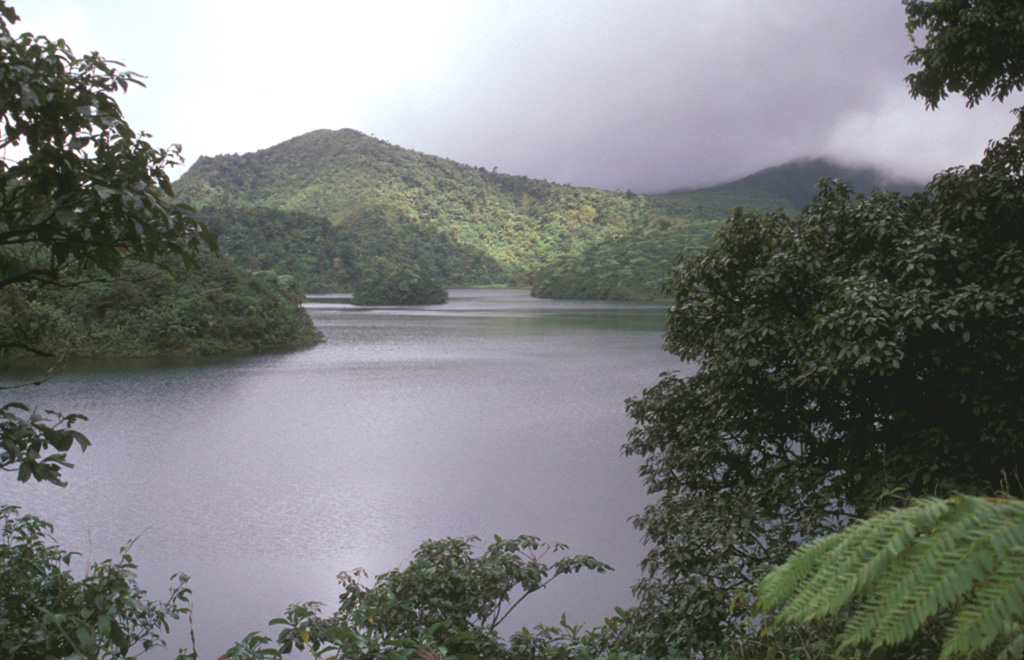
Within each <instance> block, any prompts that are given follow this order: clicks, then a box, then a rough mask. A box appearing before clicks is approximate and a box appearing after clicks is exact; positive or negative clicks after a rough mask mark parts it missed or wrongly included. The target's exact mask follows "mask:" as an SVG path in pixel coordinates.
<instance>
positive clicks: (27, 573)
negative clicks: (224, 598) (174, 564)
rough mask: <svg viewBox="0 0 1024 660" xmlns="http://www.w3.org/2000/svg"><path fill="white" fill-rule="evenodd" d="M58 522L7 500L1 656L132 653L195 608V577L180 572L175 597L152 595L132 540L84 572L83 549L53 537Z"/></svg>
mask: <svg viewBox="0 0 1024 660" xmlns="http://www.w3.org/2000/svg"><path fill="white" fill-rule="evenodd" d="M52 530H53V528H52V527H51V526H50V525H49V523H46V522H44V521H42V520H40V519H39V518H36V517H35V516H20V515H19V514H18V509H17V508H16V507H11V506H0V612H2V613H3V615H2V616H0V657H4V658H10V659H11V660H35V659H36V658H38V659H40V660H42V659H47V660H48V659H50V658H68V657H76V658H130V657H135V656H136V654H137V653H139V652H145V651H147V650H149V649H151V648H154V647H162V646H163V645H164V642H163V640H162V639H161V637H160V635H161V634H162V633H165V632H167V628H168V624H169V622H170V620H172V619H177V618H178V617H179V616H181V615H183V614H187V613H188V611H189V610H188V596H189V589H188V588H187V587H186V586H185V585H186V583H187V581H188V578H187V577H186V576H184V575H176V576H174V577H173V578H172V579H173V580H174V581H175V585H174V586H173V587H172V588H171V593H170V595H169V597H168V599H167V600H166V601H151V600H149V599H148V598H147V597H146V592H145V591H143V590H142V589H141V588H140V587H139V585H138V583H137V582H136V579H135V568H136V566H135V564H134V563H133V561H132V558H131V555H129V554H128V549H129V548H128V547H125V548H122V549H121V556H120V557H119V558H118V559H117V560H109V559H108V560H106V561H102V562H99V563H97V564H94V565H92V566H91V567H89V571H88V572H87V573H86V574H85V575H84V576H83V577H81V578H77V579H76V578H75V577H74V576H73V575H72V573H71V570H70V564H71V560H72V557H73V556H74V555H75V554H76V553H73V552H67V551H65V550H62V549H61V548H60V547H59V546H57V545H55V544H54V543H52V541H51V539H50V532H52Z"/></svg>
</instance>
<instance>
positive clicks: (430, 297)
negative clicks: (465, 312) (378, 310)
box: [352, 259, 448, 305]
mask: <svg viewBox="0 0 1024 660" xmlns="http://www.w3.org/2000/svg"><path fill="white" fill-rule="evenodd" d="M378 263H380V264H382V265H381V266H380V268H379V271H378V273H377V274H376V275H371V276H368V277H367V278H366V279H364V280H362V281H361V282H359V284H357V285H356V288H355V291H353V293H352V303H353V304H355V305H440V304H442V303H445V302H447V301H448V290H447V289H446V288H444V287H443V286H441V283H440V282H438V281H437V280H435V279H434V278H432V277H431V276H430V275H429V274H428V273H426V272H424V270H423V269H422V268H420V267H418V266H391V265H390V264H387V263H386V262H385V260H383V259H381V260H378Z"/></svg>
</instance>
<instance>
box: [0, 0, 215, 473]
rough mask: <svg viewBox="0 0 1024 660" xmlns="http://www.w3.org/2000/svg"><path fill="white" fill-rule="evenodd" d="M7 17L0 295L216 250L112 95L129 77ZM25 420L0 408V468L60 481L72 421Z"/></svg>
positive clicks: (1, 92) (170, 157)
mask: <svg viewBox="0 0 1024 660" xmlns="http://www.w3.org/2000/svg"><path fill="white" fill-rule="evenodd" d="M17 20H18V16H17V14H16V13H15V11H14V9H13V8H11V7H9V6H8V5H7V3H6V2H4V1H3V0H0V150H3V153H4V154H5V155H4V157H3V158H0V289H3V288H5V287H12V286H17V285H18V284H21V283H28V282H40V283H45V284H50V285H55V284H59V283H60V282H61V281H62V277H63V276H64V275H65V274H68V273H74V274H79V275H81V274H83V273H96V274H99V275H102V276H115V275H117V274H118V273H120V272H121V271H122V269H123V268H124V267H125V265H126V264H127V263H129V262H130V261H132V260H136V259H152V258H154V257H157V256H161V255H167V254H170V255H175V256H177V257H178V258H180V259H182V260H184V261H185V262H186V263H192V262H194V260H195V258H196V256H197V255H198V253H199V252H200V250H201V249H202V248H203V247H210V248H216V237H215V236H214V235H213V234H212V233H210V232H209V231H208V230H207V228H206V226H205V225H204V224H203V223H201V222H198V221H197V220H195V219H194V218H193V217H192V215H191V214H190V209H189V208H188V207H187V206H185V205H183V204H180V203H176V202H174V201H173V200H172V199H171V194H172V189H171V185H170V181H169V179H168V177H167V174H166V173H165V172H164V168H165V167H166V166H168V165H171V164H174V163H176V162H178V161H179V160H180V157H179V153H178V149H177V148H176V147H172V148H171V149H170V150H165V149H156V148H154V147H153V146H151V145H150V144H149V143H148V142H147V141H146V139H145V138H147V137H149V136H148V135H147V134H145V133H141V134H136V133H135V132H134V131H133V130H132V129H131V128H130V127H129V126H128V124H127V122H125V120H124V117H123V116H122V114H121V110H120V108H119V107H118V105H117V102H116V100H115V99H114V98H113V94H115V93H117V92H123V91H125V90H127V89H128V87H129V86H131V85H135V84H141V83H140V81H139V79H138V77H137V76H136V75H135V74H133V73H130V72H126V71H122V70H120V69H118V68H117V66H118V65H117V63H116V62H111V61H108V60H105V59H103V58H102V57H100V56H99V55H98V54H96V53H92V54H89V55H85V56H83V57H78V56H76V55H75V54H74V53H73V52H72V51H71V49H70V48H69V47H68V46H67V44H65V43H64V41H63V40H58V41H51V40H49V39H47V38H45V37H37V36H33V35H31V34H23V35H21V36H17V37H16V36H14V35H12V34H11V32H10V29H9V25H12V24H13V23H15V22H16V21H17ZM9 152H10V153H14V154H18V158H17V159H16V160H9V159H8V158H7V156H6V154H7V153H9ZM25 348H28V349H29V350H31V349H32V347H25ZM37 352H38V351H37ZM26 412H27V410H25V409H24V406H20V405H19V404H12V403H7V404H4V405H3V407H0V448H2V449H0V468H3V469H14V470H17V471H18V478H19V479H20V480H22V481H26V480H28V479H33V478H34V479H37V480H43V481H50V482H53V483H58V484H61V483H62V482H61V480H60V469H61V467H62V466H67V465H68V463H67V461H66V452H67V450H68V449H69V448H70V445H71V444H72V442H73V441H77V442H78V444H80V446H81V447H82V448H83V449H84V448H85V447H86V446H87V445H88V440H87V439H86V438H85V436H83V435H81V434H80V433H77V432H74V431H71V430H70V426H71V424H72V423H73V422H75V421H76V420H78V419H81V416H78V415H67V416H65V415H61V414H59V413H55V412H52V411H48V413H47V414H36V413H31V414H30V415H25V414H24V413H26ZM51 449H56V451H53V452H51V453H47V452H50V450H51Z"/></svg>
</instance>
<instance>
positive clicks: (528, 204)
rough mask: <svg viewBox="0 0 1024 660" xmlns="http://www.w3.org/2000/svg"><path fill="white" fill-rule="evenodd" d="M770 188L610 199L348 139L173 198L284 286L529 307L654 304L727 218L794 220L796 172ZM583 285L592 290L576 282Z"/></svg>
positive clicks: (243, 260)
mask: <svg viewBox="0 0 1024 660" xmlns="http://www.w3.org/2000/svg"><path fill="white" fill-rule="evenodd" d="M817 167H818V169H815V170H814V172H815V173H825V172H831V173H833V174H834V175H841V174H843V173H846V172H849V171H850V170H846V169H844V168H842V167H841V166H839V165H836V164H833V163H818V164H817ZM861 175H862V177H863V179H862V181H863V182H864V183H865V185H867V183H869V182H870V183H872V184H876V185H880V184H883V183H885V179H884V177H882V176H881V175H879V174H878V173H873V178H872V176H871V175H872V173H869V172H861ZM780 180H781V181H785V182H787V184H788V185H787V186H783V187H780V188H779V192H775V191H772V190H769V188H771V186H770V185H768V184H765V185H761V182H759V181H758V182H753V183H751V182H746V183H742V182H738V183H736V184H734V185H726V186H719V187H716V188H711V189H705V190H697V191H683V192H676V193H671V194H666V195H636V194H634V193H632V192H629V191H627V192H625V193H621V192H610V191H604V190H595V189H589V188H576V187H573V186H567V185H556V184H553V183H548V182H546V181H538V180H535V179H529V178H527V177H523V176H512V175H508V174H501V173H498V172H493V171H490V172H489V171H486V170H483V169H482V168H475V167H470V166H467V165H461V164H459V163H455V162H453V161H450V160H446V159H443V158H438V157H436V156H428V155H425V154H421V153H418V152H415V151H411V150H409V149H403V148H401V147H398V146H395V145H391V144H388V143H387V142H384V141H382V140H379V139H376V138H374V137H372V136H367V135H364V134H362V133H359V132H358V131H354V130H350V129H345V130H341V131H327V130H323V131H315V132H313V133H309V134H306V135H302V136H299V137H296V138H293V139H292V140H289V141H287V142H284V143H282V144H279V145H277V146H274V147H271V148H269V149H265V150H262V151H258V152H255V153H250V154H244V155H232V156H217V157H216V158H200V159H199V160H198V161H197V162H196V163H195V165H193V167H192V168H191V169H190V170H189V171H188V172H186V173H185V174H184V175H183V176H182V177H181V179H180V180H178V181H177V182H176V183H175V190H176V191H177V192H178V194H179V196H180V198H181V199H183V200H185V201H187V202H189V203H190V204H192V205H194V206H196V207H197V208H198V209H199V211H200V214H201V217H202V218H203V219H204V221H205V222H206V223H207V224H208V225H209V226H210V228H211V229H212V230H214V231H216V232H217V233H218V234H219V235H220V240H221V244H222V247H223V250H224V252H225V253H227V254H229V255H232V256H233V257H234V258H235V259H236V261H237V262H238V263H239V264H241V265H244V266H246V267H248V268H252V269H256V270H273V271H275V272H277V273H278V274H282V275H283V274H290V275H293V276H295V277H296V279H297V281H298V285H299V287H300V288H301V289H303V290H306V291H310V292H331V291H341V290H352V289H354V288H355V287H356V286H357V285H358V284H359V282H361V281H362V280H363V279H366V278H375V277H377V273H378V271H380V269H381V268H382V267H383V268H385V269H395V268H409V267H414V268H415V269H416V270H417V271H419V272H422V273H424V274H426V275H428V276H429V277H431V278H432V279H436V280H437V281H439V282H441V283H443V284H444V285H445V286H474V285H494V284H504V285H513V286H525V285H530V284H532V285H535V290H534V293H535V295H539V296H550V297H573V298H594V297H599V298H641V299H651V298H655V297H660V296H662V295H664V294H663V292H662V291H661V282H663V281H664V279H665V277H666V275H667V272H668V270H669V269H670V268H671V266H672V265H673V264H674V263H675V259H676V257H677V256H678V254H680V253H683V252H689V251H692V250H694V249H703V248H705V247H708V246H709V245H710V244H711V240H712V235H713V232H714V229H716V228H717V227H718V226H719V225H720V224H721V222H722V221H723V220H724V219H725V218H726V217H728V215H729V214H730V213H731V211H732V209H733V208H734V207H736V206H744V207H746V208H753V209H758V210H765V211H774V210H779V209H783V210H786V211H787V212H795V211H796V209H797V206H796V205H795V204H794V202H792V201H790V200H789V199H787V197H786V196H785V195H786V194H790V193H793V191H800V194H802V195H803V194H807V191H809V190H812V189H813V183H814V182H813V181H810V180H808V178H807V168H806V167H805V166H804V165H803V164H801V163H791V164H789V165H787V166H783V167H780V168H776V172H775V182H777V181H780ZM759 185H760V186H761V187H758V186H759ZM616 252H618V253H620V254H621V255H626V254H627V253H630V256H629V261H630V262H631V264H630V265H629V266H628V267H624V266H623V263H622V262H621V259H620V260H614V259H610V258H608V257H607V256H606V255H608V256H610V255H613V254H614V253H616ZM637 257H640V259H639V260H637ZM595 258H596V259H597V261H596V262H594V261H593V259H595ZM592 276H596V277H598V278H600V279H601V280H602V282H601V283H600V284H597V283H593V282H587V283H584V280H586V279H587V278H590V277H592Z"/></svg>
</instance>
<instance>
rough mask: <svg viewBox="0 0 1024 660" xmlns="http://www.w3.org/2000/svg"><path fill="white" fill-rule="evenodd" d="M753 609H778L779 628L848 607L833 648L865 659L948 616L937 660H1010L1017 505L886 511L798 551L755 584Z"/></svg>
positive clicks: (1021, 628) (978, 501)
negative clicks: (859, 652)
mask: <svg viewBox="0 0 1024 660" xmlns="http://www.w3.org/2000/svg"><path fill="white" fill-rule="evenodd" d="M758 604H759V607H760V609H761V610H762V611H767V610H770V609H775V608H777V607H780V606H781V607H782V610H781V612H780V614H779V617H780V620H781V621H809V620H812V619H815V618H821V617H825V616H828V615H832V614H836V613H838V612H839V611H841V610H843V609H844V608H848V609H850V611H851V615H850V617H849V619H848V621H847V625H846V629H845V631H844V633H843V637H842V642H841V644H840V648H844V647H860V646H864V645H868V644H870V645H871V650H872V651H874V650H877V649H879V648H883V647H887V646H892V645H895V644H899V643H901V642H905V641H907V640H909V639H910V638H912V637H913V636H914V634H915V633H917V632H918V631H919V630H921V628H922V627H923V626H925V625H926V624H927V623H928V622H929V621H932V620H934V619H935V618H936V615H937V614H939V613H940V612H947V613H950V614H951V615H952V616H951V618H950V621H951V622H950V623H949V624H948V627H947V630H946V636H945V639H944V644H943V649H942V656H941V660H950V659H951V658H955V657H961V656H963V657H997V658H1019V657H1021V649H1024V502H1022V501H1020V500H1009V499H997V498H980V497H967V496H958V497H953V498H950V499H947V500H938V499H926V500H918V501H915V502H914V503H913V504H912V505H911V506H909V507H907V508H905V509H894V510H890V511H886V512H884V513H881V514H879V515H876V516H874V517H872V518H869V519H867V520H864V521H861V522H859V523H857V524H855V525H852V526H850V527H849V528H847V529H845V530H843V531H842V532H839V533H837V534H832V535H830V536H827V537H825V538H822V539H818V540H816V541H813V542H811V543H809V544H806V545H805V546H802V547H801V548H799V549H798V550H797V551H796V552H795V553H794V554H793V556H792V557H790V559H789V560H788V561H787V562H786V563H785V564H783V565H782V566H780V567H778V568H776V569H775V570H774V571H772V572H771V573H769V574H768V575H767V576H766V577H765V578H764V580H762V582H761V587H760V592H759V596H758ZM944 620H945V619H944ZM1014 654H1016V655H1014Z"/></svg>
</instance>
